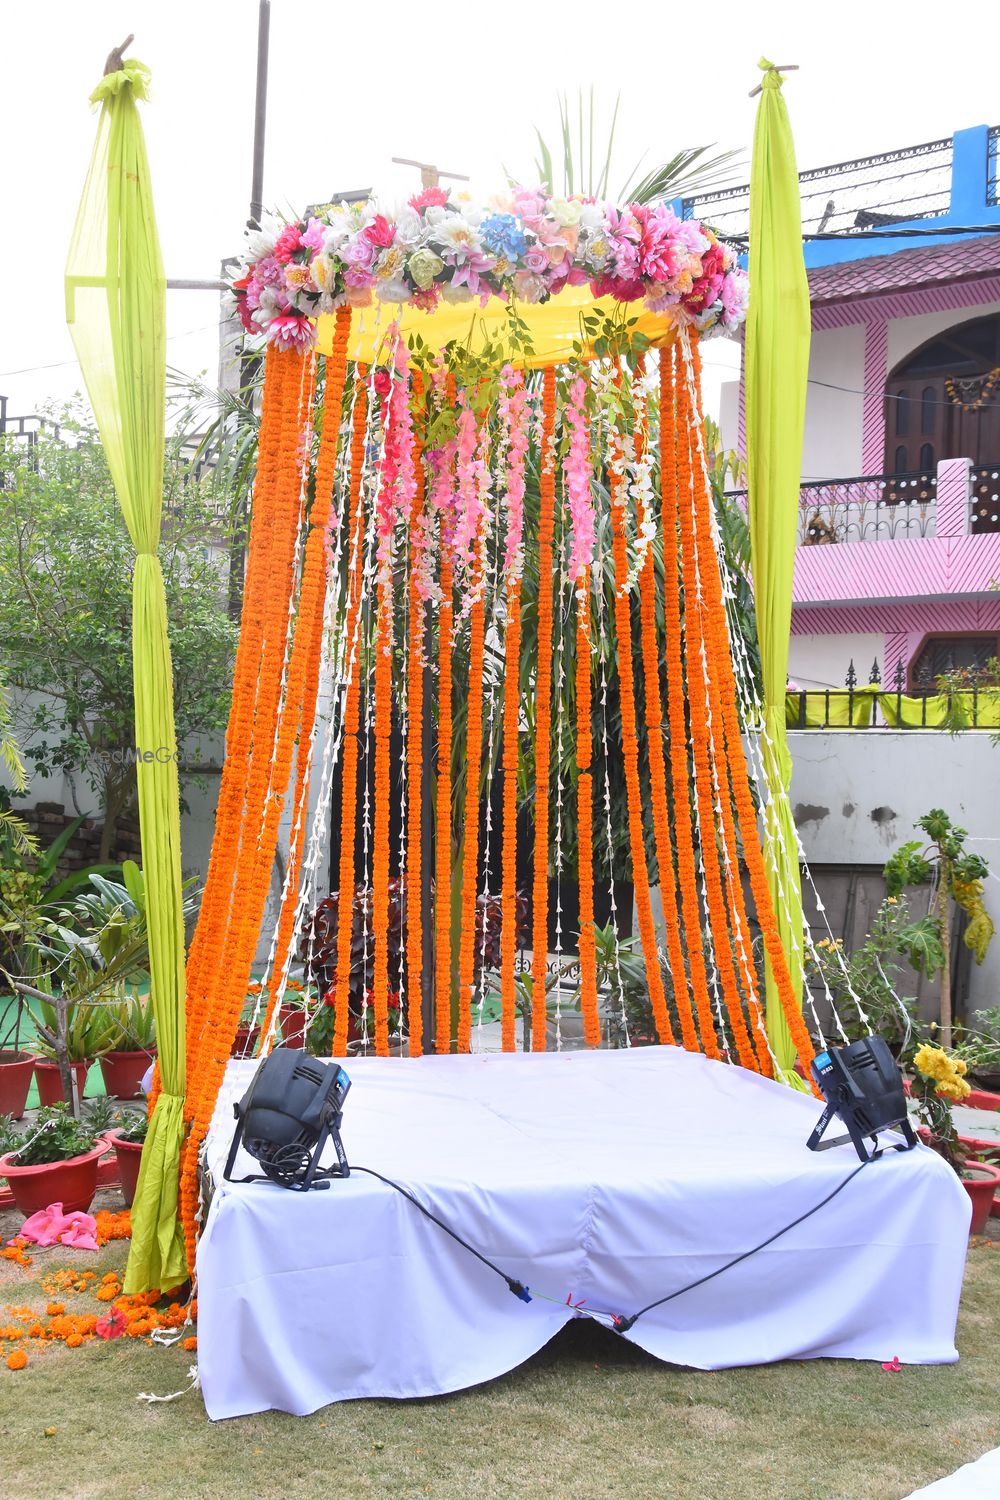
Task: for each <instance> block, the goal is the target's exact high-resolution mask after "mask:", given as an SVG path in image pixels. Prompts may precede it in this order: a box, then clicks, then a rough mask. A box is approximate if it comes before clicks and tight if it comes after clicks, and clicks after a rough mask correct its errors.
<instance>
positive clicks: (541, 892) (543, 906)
mask: <svg viewBox="0 0 1000 1500" xmlns="http://www.w3.org/2000/svg"><path fill="white" fill-rule="evenodd" d="M555 424H556V371H555V366H554V365H546V367H545V369H544V371H543V372H542V433H541V452H540V455H539V464H540V467H541V473H540V479H539V486H538V488H539V507H538V660H537V663H536V667H535V846H534V861H533V873H534V878H533V882H532V900H531V924H532V927H531V949H532V955H531V974H532V989H531V1046H532V1050H533V1051H535V1052H544V1050H545V999H546V976H547V972H548V951H549V921H548V918H549V768H550V763H551V728H552V725H551V708H552V539H553V533H554V528H555V500H556V473H555V451H554V450H555V431H556V426H555Z"/></svg>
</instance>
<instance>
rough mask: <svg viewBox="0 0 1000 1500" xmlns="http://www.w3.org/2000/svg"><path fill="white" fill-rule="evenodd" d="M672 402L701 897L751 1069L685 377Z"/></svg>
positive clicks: (735, 1029) (741, 1050)
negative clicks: (710, 684)
mask: <svg viewBox="0 0 1000 1500" xmlns="http://www.w3.org/2000/svg"><path fill="white" fill-rule="evenodd" d="M679 396H680V399H679V402H678V427H679V429H680V433H679V435H680V442H679V444H678V465H677V484H678V491H679V493H678V503H679V509H680V537H681V557H682V560H683V585H684V642H685V647H686V651H687V661H688V708H689V712H690V721H691V744H692V758H693V761H694V775H695V788H696V795H697V799H698V820H699V829H700V834H701V838H700V846H701V859H702V870H703V872H704V882H705V883H704V897H705V906H706V908H707V915H708V922H709V931H710V935H711V942H712V948H713V951H714V954H715V961H716V966H717V968H718V971H719V977H720V979H721V982H722V994H723V998H724V1000H725V1004H726V1011H727V1013H728V1015H729V1024H730V1027H731V1028H732V1034H733V1040H734V1041H735V1043H736V1050H737V1052H738V1054H739V1059H740V1062H741V1063H742V1065H743V1067H745V1068H748V1069H750V1070H751V1071H753V1072H756V1071H757V1059H756V1057H755V1056H754V1051H753V1048H752V1046H751V1043H750V1038H749V1035H748V1033H747V1028H746V1020H745V1018H744V1015H743V1008H742V1005H741V1004H740V993H739V984H738V981H737V978H736V966H735V963H734V961H733V950H732V944H731V942H730V936H729V926H728V913H727V904H726V897H725V894H724V892H723V886H722V873H721V870H720V867H719V846H718V841H717V834H716V825H715V789H714V783H713V779H712V762H711V744H710V729H709V722H708V690H707V684H706V682H705V677H706V676H707V675H710V672H711V668H710V666H709V655H708V646H707V643H706V640H705V635H704V628H703V627H704V621H703V611H702V603H701V591H702V589H703V588H704V580H703V578H702V576H701V572H700V570H699V566H698V553H697V548H696V545H695V533H694V520H693V517H692V514H691V503H692V499H693V496H694V477H693V473H692V452H691V413H690V398H689V392H688V386H687V382H686V381H683V382H682V383H681V388H680V393H679Z"/></svg>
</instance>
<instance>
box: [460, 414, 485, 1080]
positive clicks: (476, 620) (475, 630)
mask: <svg viewBox="0 0 1000 1500" xmlns="http://www.w3.org/2000/svg"><path fill="white" fill-rule="evenodd" d="M484 426H485V423H484ZM484 521H485V510H483V511H482V512H481V513H480V514H478V515H477V524H478V525H482V524H483V523H484ZM473 546H474V547H475V565H474V571H473V575H472V614H471V617H470V620H469V690H468V693H467V695H466V703H467V710H466V713H467V724H466V740H465V746H466V749H465V815H464V818H463V822H462V837H463V841H464V843H463V852H462V930H461V936H460V941H459V962H458V1050H459V1052H468V1051H469V1048H470V1045H471V1039H472V986H473V980H474V976H475V962H476V875H477V871H478V868H479V783H480V777H481V775H482V758H483V659H484V643H485V630H486V597H485V594H484V592H483V570H484V567H485V561H486V560H485V556H484V549H485V535H483V536H482V537H480V538H478V539H475V538H474V540H473Z"/></svg>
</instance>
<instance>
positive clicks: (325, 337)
mask: <svg viewBox="0 0 1000 1500" xmlns="http://www.w3.org/2000/svg"><path fill="white" fill-rule="evenodd" d="M584 313H587V314H588V315H591V314H594V313H603V314H605V315H606V316H607V317H611V318H620V317H621V316H622V304H621V303H620V302H616V301H615V299H614V298H613V297H599V298H597V299H596V300H595V299H594V295H593V293H592V292H591V290H590V288H589V286H567V287H564V288H563V290H562V291H561V292H560V293H559V295H558V297H551V298H550V299H549V301H548V302H540V303H537V304H521V303H518V307H517V316H518V318H519V319H520V320H521V322H522V323H524V324H525V325H526V327H527V330H528V337H529V338H530V340H531V346H532V353H531V356H530V358H528V359H524V358H523V357H522V356H521V355H520V354H517V355H513V354H512V357H511V361H510V362H511V364H512V365H514V366H521V365H526V366H528V367H530V368H532V369H541V368H542V367H543V366H545V365H556V364H562V363H563V362H564V361H566V360H569V359H573V358H574V357H575V351H574V346H582V347H583V350H584V352H585V353H590V352H591V351H590V347H589V344H588V341H587V340H586V339H585V338H584V335H583V329H582V327H581V324H580V319H581V316H582V315H583V314H584ZM509 316H510V312H509V309H508V307H507V304H506V303H505V302H501V300H500V298H499V297H491V298H490V300H489V302H487V304H486V306H485V307H480V305H479V302H478V299H475V300H473V301H472V302H461V303H458V304H457V305H456V306H452V305H450V304H448V303H447V302H442V303H441V304H440V305H439V306H438V307H437V308H435V310H434V312H430V313H429V312H422V311H421V310H420V308H416V307H412V306H410V305H409V304H405V305H403V306H399V305H398V304H397V303H395V302H383V303H379V302H372V304H371V305H370V306H369V307H365V308H359V309H358V310H357V311H356V312H355V314H354V319H353V322H352V324H351V334H350V338H349V339H348V343H347V357H348V359H352V360H357V361H359V363H361V364H365V365H371V364H378V363H379V362H380V361H383V362H384V361H386V360H388V359H389V353H388V349H389V343H388V340H389V337H390V335H389V329H390V328H391V327H392V326H393V325H394V324H395V323H397V322H398V325H399V330H400V333H401V335H402V337H403V338H404V339H405V338H406V337H407V335H408V334H411V333H414V334H419V335H420V337H421V338H422V339H423V340H424V342H425V343H427V344H429V345H430V347H431V348H432V349H443V348H444V347H445V345H446V344H450V343H452V342H457V343H458V344H461V345H464V346H466V347H467V348H468V349H469V351H470V353H472V354H479V353H481V352H482V350H483V348H484V346H485V344H486V343H487V342H488V343H490V344H491V346H492V347H494V348H495V347H496V346H497V345H498V344H499V345H503V343H504V341H505V337H506V330H507V320H508V318H509ZM625 316H626V317H627V319H628V322H629V324H630V326H631V329H632V332H633V333H641V334H644V335H645V337H646V338H647V339H648V340H649V342H650V344H651V345H653V346H654V347H659V345H661V344H666V343H668V342H669V341H670V339H671V338H673V336H674V333H675V332H676V324H675V322H674V319H673V318H672V317H671V315H670V312H669V310H668V311H666V312H662V313H651V312H648V311H647V310H646V309H645V308H644V307H643V305H642V303H641V302H636V303H632V304H631V305H630V306H629V307H627V308H626V309H625ZM336 324H337V319H336V315H335V314H334V313H328V314H326V315H324V316H323V317H321V318H319V319H318V320H317V326H316V347H317V348H318V349H319V352H320V353H321V354H329V353H330V351H331V350H332V348H333V335H334V330H335V328H336ZM393 336H394V335H393Z"/></svg>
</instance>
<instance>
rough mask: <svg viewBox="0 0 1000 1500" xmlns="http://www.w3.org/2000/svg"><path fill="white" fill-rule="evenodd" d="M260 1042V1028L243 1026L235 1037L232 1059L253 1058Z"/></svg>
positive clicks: (231, 1053)
mask: <svg viewBox="0 0 1000 1500" xmlns="http://www.w3.org/2000/svg"><path fill="white" fill-rule="evenodd" d="M259 1041H260V1027H259V1026H241V1027H240V1028H239V1030H238V1031H237V1033H236V1035H235V1036H234V1037H233V1046H232V1051H231V1052H230V1054H229V1055H230V1057H253V1055H254V1053H255V1052H256V1050H257V1043H258V1042H259Z"/></svg>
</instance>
